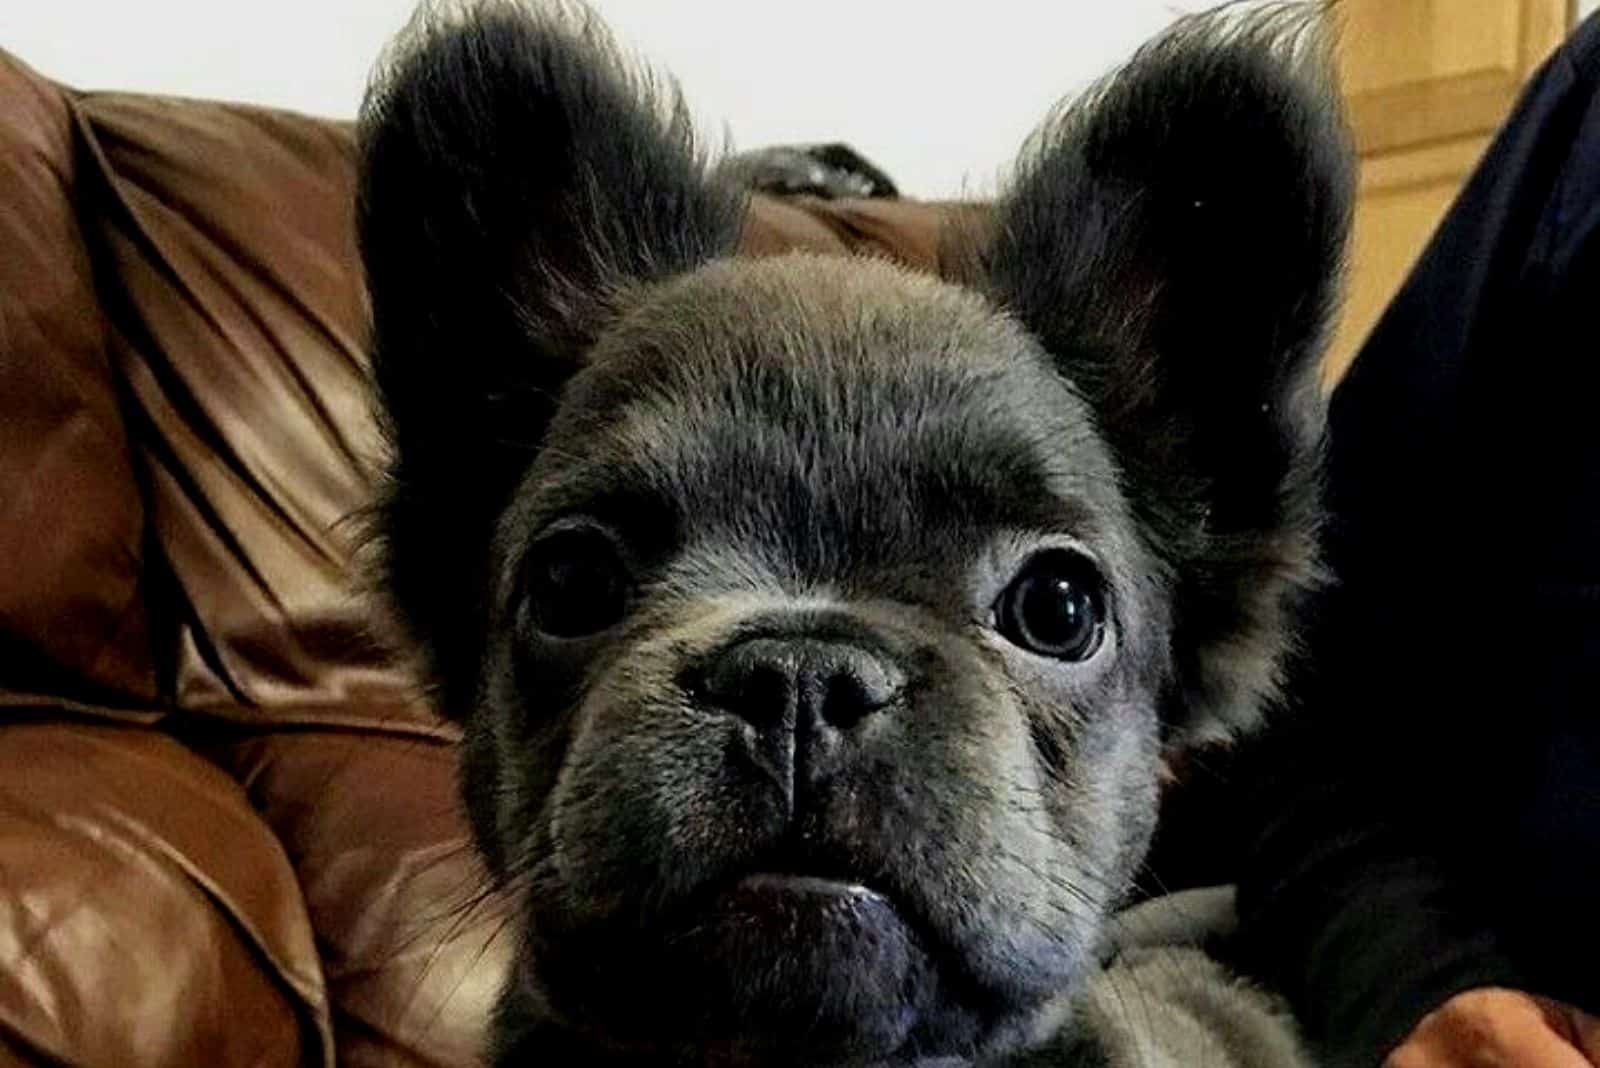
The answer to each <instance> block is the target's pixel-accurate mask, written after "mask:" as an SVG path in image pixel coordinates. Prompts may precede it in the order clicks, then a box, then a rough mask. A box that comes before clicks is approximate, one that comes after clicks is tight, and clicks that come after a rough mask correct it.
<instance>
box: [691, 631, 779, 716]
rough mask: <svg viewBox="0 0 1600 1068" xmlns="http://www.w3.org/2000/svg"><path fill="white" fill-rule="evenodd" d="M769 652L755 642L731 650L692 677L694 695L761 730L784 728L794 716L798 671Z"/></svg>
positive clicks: (692, 692)
mask: <svg viewBox="0 0 1600 1068" xmlns="http://www.w3.org/2000/svg"><path fill="white" fill-rule="evenodd" d="M765 653H766V650H764V649H762V648H759V647H753V646H752V644H751V643H745V644H744V645H740V646H736V647H735V648H733V649H730V650H727V651H726V652H724V653H723V654H722V655H720V656H718V657H717V658H716V659H715V660H714V661H712V662H711V663H710V664H709V665H708V666H707V667H706V668H704V669H703V670H701V671H698V672H696V673H694V674H693V675H691V676H690V677H689V678H688V680H687V688H688V690H689V693H690V696H691V697H693V698H694V699H695V700H697V701H699V702H701V703H703V704H705V705H709V706H711V707H714V708H720V709H722V710H723V711H726V712H731V713H732V714H734V715H736V716H738V717H739V718H741V719H744V720H747V721H748V722H750V723H751V724H753V725H754V726H756V727H759V728H763V729H765V728H768V727H776V726H779V725H781V724H782V723H783V722H784V721H785V720H786V719H789V718H791V717H792V713H791V710H790V706H791V704H792V703H793V701H794V699H795V692H794V691H795V686H794V676H795V672H794V671H793V669H792V666H791V665H790V664H789V663H787V662H786V660H785V659H784V658H781V657H772V656H769V655H765Z"/></svg>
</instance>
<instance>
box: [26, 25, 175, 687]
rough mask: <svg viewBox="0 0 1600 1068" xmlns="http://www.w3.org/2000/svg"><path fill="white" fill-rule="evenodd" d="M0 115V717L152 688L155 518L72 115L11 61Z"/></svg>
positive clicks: (47, 86)
mask: <svg viewBox="0 0 1600 1068" xmlns="http://www.w3.org/2000/svg"><path fill="white" fill-rule="evenodd" d="M0 115H3V117H4V118H3V121H0V707H4V706H7V705H12V706H15V705H19V704H28V703H30V702H31V698H30V697H29V695H30V694H31V695H39V694H52V695H55V696H66V695H71V696H74V697H78V698H83V699H86V700H92V701H103V702H108V703H110V704H113V705H123V704H133V705H135V706H136V705H138V704H140V703H148V701H149V700H150V699H151V698H152V697H153V696H154V695H155V685H156V681H155V668H154V663H153V661H152V658H151V653H150V646H149V641H148V637H147V632H146V620H145V610H144V603H143V601H142V599H141V597H140V578H141V575H142V572H143V560H142V557H143V545H142V542H143V535H144V509H143V506H142V504H141V503H140V499H139V491H138V486H137V484H136V483H135V481H134V476H133V470H132V463H131V458H130V456H129V450H128V443H127V438H126V435H125V433H124V431H123V425H122V419H121V416H120V415H119V413H118V411H117V403H116V394H115V390H114V387H113V383H112V377H111V368H110V366H109V363H108V361H107V357H106V335H105V323H104V320H103V319H102V317H101V315H100V311H99V307H98V305H97V303H96V300H95V295H94V289H93V282H92V278H91V275H90V265H89V257H88V253H87V251H86V249H85V248H84V243H83V239H82V237H81V235H80V233H79V229H78V223H77V219H76V217H75V216H74V213H73V204H72V200H71V194H72V190H73V183H74V178H75V174H74V170H75V168H74V164H73V153H72V118H71V114H70V112H69V110H68V108H67V105H66V102H65V101H64V100H63V99H62V98H61V96H60V94H59V92H58V91H56V90H55V89H54V87H52V86H51V85H50V84H49V83H48V82H46V81H44V80H43V79H41V78H39V77H38V76H37V75H35V74H34V73H33V72H32V71H30V70H28V69H27V68H26V67H24V66H22V65H21V64H20V63H18V62H16V61H15V60H13V59H11V58H10V57H9V56H6V55H5V54H4V53H0ZM3 715H4V714H3V713H0V716H3Z"/></svg>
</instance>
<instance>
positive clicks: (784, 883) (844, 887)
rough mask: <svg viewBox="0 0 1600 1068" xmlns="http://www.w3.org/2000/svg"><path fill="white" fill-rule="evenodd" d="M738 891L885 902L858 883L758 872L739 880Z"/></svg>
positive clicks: (880, 896) (811, 876) (872, 891)
mask: <svg viewBox="0 0 1600 1068" xmlns="http://www.w3.org/2000/svg"><path fill="white" fill-rule="evenodd" d="M737 889H738V890H741V891H746V892H749V893H755V894H796V895H803V896H807V897H829V898H844V899H854V900H861V901H868V900H874V899H875V900H878V901H882V900H884V897H883V895H882V894H880V893H878V892H877V891H876V890H870V889H868V888H867V887H865V886H862V885H861V884H860V883H845V882H839V881H838V880H836V879H820V878H817V877H816V876H814V875H778V874H774V873H767V872H761V873H758V874H756V875H747V876H745V877H744V878H743V879H740V880H739V883H738V887H737Z"/></svg>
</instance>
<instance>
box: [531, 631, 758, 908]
mask: <svg viewBox="0 0 1600 1068" xmlns="http://www.w3.org/2000/svg"><path fill="white" fill-rule="evenodd" d="M666 667H667V665H661V666H660V668H661V670H659V671H654V670H650V669H649V668H648V667H647V666H645V665H641V664H639V663H637V662H634V663H632V664H630V665H629V667H628V670H627V671H626V672H618V673H615V674H613V675H612V676H611V677H608V678H605V679H602V680H599V681H598V682H597V683H596V685H595V687H594V688H593V689H592V690H591V691H590V693H589V694H588V696H587V699H586V700H585V702H584V705H583V708H582V709H581V711H580V713H579V715H578V717H577V725H576V730H575V734H574V736H573V740H572V745H571V747H570V749H569V750H568V753H567V759H566V762H565V765H564V767H563V768H562V771H561V775H560V778H559V780H558V781H557V783H556V784H555V789H554V793H553V795H552V797H551V805H550V812H551V816H550V819H551V835H552V847H553V849H554V852H555V860H556V863H557V866H558V870H559V871H560V873H561V879H562V882H563V884H564V885H565V886H566V887H567V888H569V890H571V891H572V894H573V896H572V899H571V900H570V901H569V903H568V907H569V910H570V911H571V912H572V914H573V916H574V918H575V919H580V920H581V918H582V917H583V916H584V915H585V914H586V915H587V916H588V917H589V918H591V919H593V920H596V921H603V920H605V919H607V918H609V917H611V916H613V915H616V914H619V913H630V914H634V915H640V914H647V913H652V912H657V911H660V910H663V909H667V908H670V907H671V906H672V905H674V904H676V903H678V902H680V901H681V900H683V899H684V898H685V897H686V896H687V895H689V894H691V893H692V892H694V891H695V890H697V889H700V888H702V887H704V886H705V885H706V884H707V883H709V882H711V881H713V880H715V879H717V878H718V877H719V876H722V875H724V874H726V873H728V872H731V871H734V870H737V869H738V868H740V867H741V866H743V865H747V864H748V863H750V862H751V861H752V860H753V858H754V856H755V854H756V851H757V850H758V849H759V848H760V847H761V846H763V845H765V844H766V843H768V842H770V841H771V840H772V839H773V838H774V837H775V836H776V835H777V834H779V833H780V832H781V830H782V827H783V821H784V818H785V817H784V812H783V809H782V806H781V804H780V803H779V797H778V795H777V794H776V792H775V791H774V789H773V787H772V783H771V782H770V780H769V779H767V778H766V777H765V776H764V775H763V774H762V773H761V772H760V770H759V769H758V768H756V767H754V766H753V765H751V764H749V763H748V762H746V761H743V760H741V759H739V754H740V753H741V752H743V751H744V747H742V746H740V745H739V744H737V742H738V738H737V732H738V731H739V729H740V726H739V723H738V721H737V720H734V719H733V718H731V717H728V716H724V715H717V714H712V713H708V712H705V711H703V710H699V709H696V708H695V707H693V706H692V705H691V704H690V703H689V702H688V701H687V700H685V699H682V698H680V697H677V696H675V687H674V685H673V683H672V681H671V676H670V674H669V673H668V672H667V671H666V670H665V669H666Z"/></svg>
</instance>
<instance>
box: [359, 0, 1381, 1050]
mask: <svg viewBox="0 0 1600 1068" xmlns="http://www.w3.org/2000/svg"><path fill="white" fill-rule="evenodd" d="M1316 22H1317V12H1316V11H1315V10H1311V9H1308V8H1307V7H1306V6H1304V5H1283V4H1277V5H1272V6H1270V7H1268V8H1266V9H1263V10H1260V11H1249V10H1241V9H1239V8H1236V7H1235V8H1230V9H1226V10H1225V11H1224V12H1223V13H1221V14H1217V15H1211V16H1200V17H1194V18H1190V19H1188V20H1186V21H1184V22H1181V23H1180V24H1178V25H1177V27H1176V28H1175V29H1173V30H1172V31H1170V32H1169V33H1168V34H1166V35H1165V36H1164V37H1162V38H1160V39H1159V40H1157V41H1155V42H1154V43H1152V44H1150V45H1149V46H1147V47H1146V48H1145V49H1144V50H1143V51H1142V52H1140V53H1139V54H1138V56H1137V57H1136V58H1135V59H1133V60H1132V61H1131V63H1130V64H1128V65H1127V66H1126V68H1125V69H1123V70H1122V71H1121V72H1120V73H1118V74H1116V75H1115V76H1113V77H1111V78H1110V79H1109V80H1107V81H1105V82H1104V83H1103V84H1101V85H1100V86H1099V87H1098V88H1096V89H1095V90H1093V91H1092V92H1090V93H1088V94H1087V95H1086V96H1084V97H1083V98H1082V99H1080V100H1078V101H1077V102H1076V103H1073V104H1070V105H1068V106H1066V107H1064V108H1063V109H1062V110H1061V111H1059V112H1058V113H1057V114H1055V115H1054V117H1052V118H1050V119H1049V120H1048V121H1047V122H1046V124H1045V125H1044V126H1043V128H1042V129H1041V130H1040V131H1039V133H1038V134H1037V135H1036V137H1035V138H1034V139H1033V141H1032V142H1031V144H1030V145H1029V146H1027V148H1026V150H1025V152H1024V154H1023V156H1022V158H1021V160H1020V161H1019V162H1018V164H1017V166H1016V169H1015V177H1014V180H1013V181H1012V182H1011V184H1010V187H1009V189H1008V191H1007V192H1006V193H1005V194H1004V196H1003V197H1002V198H1001V199H1000V201H999V202H998V204H997V205H996V208H995V211H994V214H993V216H992V220H991V222H990V224H989V225H988V226H986V227H985V228H984V229H983V231H982V232H981V233H979V232H973V233H969V234H952V237H951V256H950V261H951V270H950V272H949V274H950V277H949V278H947V279H944V280H941V279H937V278H933V277H929V276H923V275H918V274H914V273H911V272H909V271H907V270H903V269H901V268H899V267H896V266H894V265H891V264H890V263H887V262H878V261H872V260H867V259H859V258H855V259H852V258H843V257H838V258H829V257H820V256H816V255H800V254H794V255H787V256H780V257H775V258H770V259H763V260H751V259H739V258H735V257H734V256H733V255H732V253H733V250H734V247H735V245H736V243H737V241H738V238H739V234H740V227H741V220H742V216H743V212H744V203H743V201H742V200H741V196H740V195H739V193H738V191H736V190H734V189H731V188H727V187H725V186H723V185H719V184H718V183H717V181H716V180H714V179H713V178H711V177H708V174H710V171H709V169H708V165H707V164H708V161H707V159H706V158H705V156H704V154H703V153H702V151H701V149H700V148H699V147H698V143H697V141H696V140H695V138H694V135H693V134H692V132H691V130H690V126H689V122H688V120H687V117H686V111H685V108H684V105H683V103H682V101H681V100H680V98H679V97H678V95H677V94H676V92H675V91H674V90H673V89H672V88H671V87H670V85H669V84H667V83H665V82H662V81H660V80H657V79H654V78H652V77H650V76H648V75H646V74H645V73H642V72H641V71H640V70H639V69H638V68H637V67H635V66H633V65H631V64H630V63H629V62H627V61H625V60H624V59H623V58H621V57H620V56H619V53H618V50H617V49H616V48H615V47H614V45H613V44H612V42H611V40H610V38H609V37H608V36H607V34H606V33H605V31H604V30H603V29H602V27H601V26H599V25H598V24H597V22H596V21H595V19H594V18H593V17H592V16H591V15H589V14H588V13H586V12H585V11H583V10H581V9H578V8H575V7H572V6H570V5H556V6H541V5H538V4H533V3H528V4H524V3H519V2H510V0H505V2H498V0H482V2H476V3H465V4H462V3H454V4H450V5H447V6H444V7H439V8H433V9H429V10H425V11H424V12H422V13H421V14H419V16H418V17H417V19H416V20H415V22H414V23H413V25H412V27H411V28H410V29H409V30H408V32H407V33H406V34H405V35H404V36H403V37H402V39H401V40H400V42H399V43H398V44H397V46H396V48H395V50H394V51H393V53H392V54H391V55H390V56H389V57H388V59H387V60H386V61H385V63H384V64H383V65H382V67H381V69H380V73H379V76H378V78H377V80H376V81H375V83H374V87H373V89H372V91H371V93H370V96H369V99H368V101H367V103H366V105H365V108H364V112H363V115H362V118H361V122H360V145H361V149H360V155H361V182H360V202H359V232H360V241H361V248H362V252H363V256H364V260H365V265H366V269H367V272H368V276H369V281H370V288H371V298H372V312H373V321H374V334H375V356H374V360H375V376H376V381H377V385H378V388H379V392H380V394H381V405H382V409H383V413H384V418H385V423H386V426H387V429H388V433H389V440H390V443H391V445H392V450H393V451H392V466H391V468H390V472H389V474H390V478H389V482H388V487H387V491H386V495H385V497H384V499H383V501H382V503H381V505H380V506H379V510H378V511H379V520H378V523H379V526H380V528H381V537H382V557H383V581H384V583H385V584H386V586H387V588H388V589H389V591H390V592H392V594H393V597H394V599H395V601H396V603H397V605H398V609H399V612H400V614H401V616H402V618H403V621H404V623H405V625H406V626H407V628H408V630H409V633H410V635H411V637H412V638H414V640H415V642H416V644H417V645H418V647H419V648H420V650H421V652H422V654H423V658H424V661H425V670H426V672H427V676H428V678H429V680H430V681H431V683H432V684H433V685H434V687H435V689H436V693H437V700H438V703H439V707H440V708H441V709H442V710H443V712H444V713H445V714H447V715H449V716H451V717H454V718H455V719H457V720H459V721H460V722H461V723H462V724H463V725H464V731H465V742H464V749H463V756H462V781H463V789H464V794H465V799H466V806H467V809H468V811H469V813H470V816H471V819H472V822H473V829H474V833H475V836H476V840H477V843H478V845H479V846H480V847H481V849H482V851H483V853H484V854H485V856H486V857H487V859H488V861H489V862H490V864H491V866H492V868H493V870H494V871H495V873H496V874H497V876H498V878H499V879H500V880H501V881H502V882H503V884H504V886H505V887H506V889H507V891H508V892H509V893H511V894H514V895H515V898H516V901H517V903H518V909H519V912H518V916H519V924H520V935H521V940H520V951H519V958H518V962H517V966H516V968H515V971H514V975H513V976H512V977H511V979H510V981H509V984H508V985H507V986H506V988H505V990H504V993H503V996H502V998H501V1001H500V1004H499V1009H498V1012H497V1016H496V1020H495V1022H494V1027H493V1032H494V1037H493V1046H492V1050H491V1052H490V1055H489V1057H490V1060H491V1061H492V1063H493V1064H495V1065H497V1066H503V1068H510V1066H513V1065H522V1064H529V1065H532V1064H617V1065H665V1064H695V1065H700V1064H705V1065H728V1066H734V1065H775V1066H781V1065H794V1066H800V1065H805V1066H825V1065H932V1064H959V1065H968V1064H983V1065H988V1064H1001V1063H1012V1062H1013V1061H1014V1060H1016V1059H1017V1058H1023V1059H1025V1060H1026V1063H1035V1061H1034V1060H1032V1059H1031V1058H1035V1057H1038V1056H1039V1055H1040V1054H1039V1053H1038V1051H1039V1050H1040V1049H1049V1048H1054V1049H1059V1050H1061V1051H1063V1053H1062V1056H1063V1057H1065V1056H1067V1054H1066V1053H1065V1052H1064V1051H1066V1050H1069V1049H1077V1050H1079V1052H1080V1053H1082V1051H1083V1048H1084V1047H1085V1046H1086V1042H1087V1040H1086V1038H1085V1036H1082V1035H1075V1034H1074V1033H1073V1023H1072V1015H1071V1011H1070V1010H1071V1001H1072V996H1073V994H1074V992H1075V991H1076V990H1078V989H1079V988H1080V987H1081V985H1082V984H1083V983H1084V981H1085V979H1086V977H1087V976H1088V975H1090V974H1091V973H1092V971H1093V969H1094V968H1095V967H1096V953H1095V950H1096V943H1097V938H1098V936H1099V935H1100V933H1101V931H1102V925H1103V923H1104V921H1105V919H1106V917H1107V915H1108V913H1109V912H1111V911H1112V910H1113V909H1115V908H1116V906H1117V905H1118V902H1119V900H1121V899H1122V897H1123V895H1124V894H1125V892H1126V891H1127V890H1128V888H1129V886H1130V883H1131V880H1132V878H1133V876H1134V875H1135V872H1136V870H1137V869H1138V867H1139V864H1140V862H1141V858H1142V857H1143V855H1144V853H1145V850H1146V846H1147V843H1148V840H1149V838H1150V835H1151V830H1152V824H1153V822H1154V820H1155V813H1156V806H1157V799H1158V792H1159V788H1160V783H1161V780H1162V773H1163V763H1164V760H1165V759H1166V758H1167V757H1168V756H1170V755H1172V754H1174V753H1176V752H1178V751H1180V750H1182V749H1183V748H1184V747H1186V746H1190V745H1193V744H1195V743H1196V742H1198V741H1203V740H1207V739H1216V738H1219V737H1223V736H1226V735H1228V734H1230V733H1232V732H1236V731H1239V730H1241V729H1244V728H1247V727H1249V726H1250V725H1251V724H1252V723H1253V722H1254V721H1255V720H1256V719H1257V717H1258V715H1259V713H1260V711H1261V708H1262V706H1263V703H1264V702H1267V701H1269V700H1270V699H1271V697H1272V696H1273V693H1274V684H1275V680H1276V678H1277V675H1278V663H1279V660H1280V658H1281V657H1282V656H1283V655H1284V651H1285V649H1286V647H1287V646H1288V645H1289V643H1290V641H1291V634H1290V630H1291V627H1290V624H1291V620H1292V617H1293V613H1294V607H1295V602H1296V600H1297V598H1299V597H1300V596H1301V595H1302V594H1303V592H1304V591H1305V590H1306V589H1308V588H1309V587H1310V586H1311V585H1312V584H1314V583H1315V581H1316V580H1317V575H1318V568H1317V554H1316V528H1317V523H1318V513H1317V505H1316V501H1317V492H1316V480H1317V474H1316V472H1317V457H1318V450H1319V440H1320V435H1321V431H1322V424H1323V415H1322V410H1321V407H1320V402H1319V392H1318V388H1317V373H1316V370H1317V364H1318V354H1319V351H1320V347H1321V344H1322V341H1323V337H1324V331H1325V326H1326V322H1327V318H1328V314H1329V309H1330V306H1331V304H1332V303H1333V299H1334V297H1335V294H1336V288H1337V287H1336V277H1337V274H1338V268H1339V265H1340V262H1341V257H1342V250H1343V247H1344V240H1345V232H1346V228H1347V218H1348V215H1349V212H1350V204H1351V163H1350V157H1349V153H1348V149H1347V145H1346V138H1345V134H1344V128H1343V125H1342V121H1341V118H1340V114H1339V111H1338V108H1337V105H1336V103H1335V97H1334V94H1333V93H1332V90H1331V88H1330V84H1329V81H1328V79H1327V77H1326V73H1325V72H1326V68H1325V64H1324V62H1323V60H1324V59H1325V57H1323V55H1322V52H1323V48H1322V45H1321V44H1320V43H1319V41H1320V36H1319V34H1318V31H1317V28H1316V25H1315V24H1316ZM928 121H930V122H936V121H937V116H929V117H928ZM1083 1055H1085V1056H1087V1055H1088V1054H1086V1053H1084V1054H1083ZM1037 1063H1062V1062H1061V1061H1039V1062H1037ZM1074 1063H1076V1062H1074Z"/></svg>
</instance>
